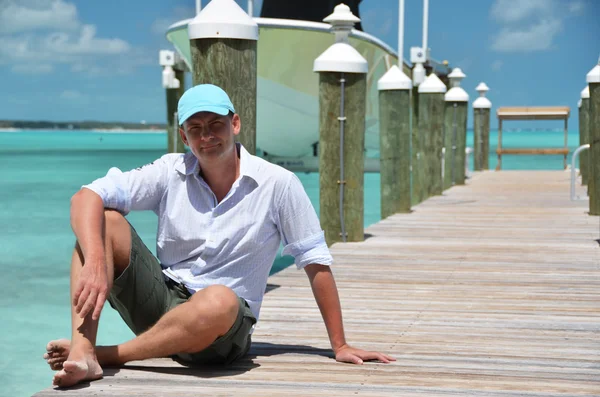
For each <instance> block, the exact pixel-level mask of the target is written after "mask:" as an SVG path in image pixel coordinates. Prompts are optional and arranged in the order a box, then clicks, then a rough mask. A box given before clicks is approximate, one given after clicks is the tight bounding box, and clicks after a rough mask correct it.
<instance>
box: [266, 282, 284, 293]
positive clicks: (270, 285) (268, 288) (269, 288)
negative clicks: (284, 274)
mask: <svg viewBox="0 0 600 397" xmlns="http://www.w3.org/2000/svg"><path fill="white" fill-rule="evenodd" d="M280 287H281V285H278V284H271V283H267V287H266V288H265V294H268V293H269V292H271V291H274V290H276V289H277V288H280Z"/></svg>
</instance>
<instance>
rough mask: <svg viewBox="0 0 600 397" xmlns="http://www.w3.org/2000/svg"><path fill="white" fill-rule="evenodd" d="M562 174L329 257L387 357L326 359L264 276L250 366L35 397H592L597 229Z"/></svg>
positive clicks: (454, 192)
mask: <svg viewBox="0 0 600 397" xmlns="http://www.w3.org/2000/svg"><path fill="white" fill-rule="evenodd" d="M586 212H587V201H578V202H571V201H569V173H567V172H562V171H555V172H546V171H544V172H529V171H527V172H523V171H518V172H517V171H515V172H511V171H502V172H485V173H480V174H476V175H475V176H474V177H473V178H472V179H471V180H469V182H468V184H467V186H460V187H454V188H452V189H450V190H448V191H446V192H445V193H444V195H443V196H438V197H433V198H431V199H429V200H427V201H426V202H424V203H422V204H420V205H418V206H416V207H415V208H414V212H413V213H412V214H405V215H394V216H392V217H390V218H388V219H385V220H383V221H381V222H380V223H378V224H376V225H373V226H371V227H369V228H368V229H367V230H366V233H367V234H368V238H367V240H366V241H364V242H362V243H348V244H337V245H334V246H333V247H332V253H333V256H334V259H335V266H334V274H335V276H336V280H337V283H338V287H339V289H340V294H341V299H342V306H343V310H344V320H345V326H346V333H347V339H348V341H349V342H350V343H351V344H353V345H356V346H357V347H361V348H365V349H373V350H379V351H382V352H386V353H388V354H391V355H393V356H395V357H396V358H397V360H398V361H397V362H395V363H393V364H388V365H385V364H378V363H366V364H365V365H362V366H354V365H350V364H340V363H336V362H335V360H333V358H332V354H331V353H330V350H329V342H328V339H327V335H326V331H325V328H324V326H323V323H322V320H321V318H320V314H319V311H318V309H317V307H316V304H315V303H314V299H313V297H312V294H311V291H310V287H309V284H308V280H307V278H306V276H305V274H304V272H299V271H296V270H295V268H293V267H292V268H288V269H286V270H284V271H282V272H281V273H278V274H276V275H274V276H273V277H271V278H270V281H269V292H268V294H267V295H266V297H265V302H264V304H263V308H262V312H261V319H260V322H259V326H258V328H257V330H256V332H255V333H254V337H253V342H254V343H253V348H252V350H251V356H250V357H249V358H248V359H246V360H244V361H242V362H240V363H238V364H236V365H233V366H231V367H229V368H227V369H214V368H195V369H191V368H185V367H181V366H180V365H178V364H176V363H174V362H173V361H171V360H167V359H163V360H152V361H147V362H135V363H132V364H131V365H129V366H127V367H125V368H121V369H107V370H106V371H105V372H106V376H105V378H104V379H103V380H101V381H97V382H92V383H90V384H85V385H82V386H81V387H79V388H77V389H74V390H69V391H54V390H52V389H48V390H45V391H43V392H40V393H38V394H36V396H54V395H64V396H71V395H78V396H92V395H94V396H104V395H105V396H126V395H127V396H132V395H145V396H155V395H156V396H158V395H160V396H201V395H202V396H204V395H206V396H229V395H233V396H239V397H241V396H350V395H352V396H354V395H356V396H465V395H467V396H503V397H506V396H523V395H526V396H574V395H578V396H579V395H596V396H599V395H600V246H599V243H598V240H597V239H598V238H600V236H599V233H600V218H599V217H591V216H588V215H587V214H586Z"/></svg>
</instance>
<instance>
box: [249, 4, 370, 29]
mask: <svg viewBox="0 0 600 397" xmlns="http://www.w3.org/2000/svg"><path fill="white" fill-rule="evenodd" d="M361 1H362V0H344V4H346V5H347V6H348V7H350V10H351V11H352V13H353V14H354V15H356V16H357V17H358V18H360V14H359V11H358V5H359V3H360V2H361ZM339 3H340V1H339V0H288V1H282V0H264V1H263V4H262V11H261V13H260V16H261V17H262V18H280V19H295V20H301V21H313V22H323V19H324V18H325V17H327V16H328V15H330V14H331V13H332V12H333V9H334V8H335V6H337V5H338V4H339ZM354 28H355V29H357V30H363V29H362V25H361V24H360V22H359V23H357V24H356V25H355V26H354Z"/></svg>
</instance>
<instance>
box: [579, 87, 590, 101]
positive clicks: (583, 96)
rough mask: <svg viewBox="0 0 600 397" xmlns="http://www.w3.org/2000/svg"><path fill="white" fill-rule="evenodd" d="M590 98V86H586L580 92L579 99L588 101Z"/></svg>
mask: <svg viewBox="0 0 600 397" xmlns="http://www.w3.org/2000/svg"><path fill="white" fill-rule="evenodd" d="M589 98H590V86H589V85H586V86H585V88H584V89H583V90H581V99H589Z"/></svg>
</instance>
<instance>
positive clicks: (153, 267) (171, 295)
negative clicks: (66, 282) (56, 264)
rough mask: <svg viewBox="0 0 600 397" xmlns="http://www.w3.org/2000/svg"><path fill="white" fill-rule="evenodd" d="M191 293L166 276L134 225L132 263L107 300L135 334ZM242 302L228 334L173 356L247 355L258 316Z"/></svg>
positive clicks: (222, 360)
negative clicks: (192, 350) (194, 349)
mask: <svg viewBox="0 0 600 397" xmlns="http://www.w3.org/2000/svg"><path fill="white" fill-rule="evenodd" d="M191 295H192V294H191V293H190V292H189V291H188V290H187V289H186V288H185V287H184V286H183V285H182V284H177V283H176V282H174V281H172V280H170V279H168V278H166V277H165V276H164V274H163V273H162V268H161V266H160V263H159V262H158V259H156V257H155V256H154V255H152V253H151V252H150V250H148V248H147V247H146V246H145V245H144V243H143V242H142V240H141V239H140V237H139V236H138V234H137V233H136V231H135V229H134V228H133V227H131V253H130V256H129V266H128V267H127V268H126V269H125V271H124V272H123V273H122V274H121V275H120V276H119V277H118V278H117V279H116V280H115V282H114V285H113V288H112V290H111V292H110V294H109V296H108V302H109V303H110V305H111V306H112V307H113V308H114V309H115V310H116V311H118V312H119V314H120V315H121V317H122V318H123V320H124V321H125V323H127V325H128V326H129V328H130V329H131V330H132V331H133V332H134V333H135V334H136V335H139V334H141V333H142V332H144V331H146V330H147V329H148V328H150V327H152V326H153V325H154V324H155V323H156V322H157V321H158V320H159V319H160V318H161V317H162V316H163V315H164V314H165V313H166V312H168V311H169V310H171V309H173V308H174V307H176V306H177V305H180V304H182V303H185V302H187V300H188V299H189V298H190V296H191ZM239 302H240V310H239V311H238V316H237V318H236V320H235V323H234V324H233V326H232V327H231V329H229V331H228V332H227V333H226V334H225V335H223V336H220V337H219V338H217V340H215V341H214V342H213V343H212V344H211V345H210V346H209V347H207V348H206V349H204V350H202V351H200V352H197V353H193V354H189V353H181V354H177V355H176V356H174V357H173V358H174V359H179V360H182V361H184V362H189V363H192V364H229V363H232V362H234V361H235V360H237V359H239V358H241V357H243V356H244V355H246V353H248V350H249V349H250V343H251V341H250V330H251V328H252V326H253V325H254V324H255V323H256V318H255V317H254V315H253V314H252V311H250V307H249V306H248V303H247V302H246V301H245V300H244V299H243V298H239Z"/></svg>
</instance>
